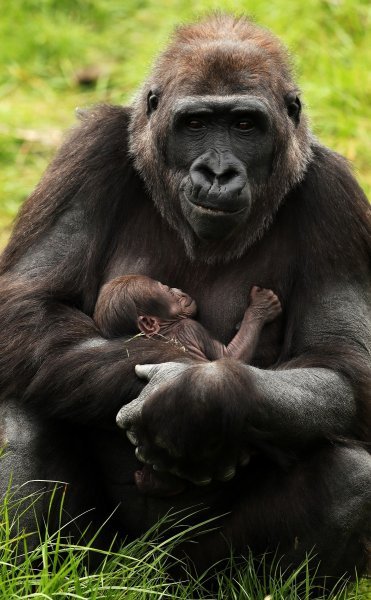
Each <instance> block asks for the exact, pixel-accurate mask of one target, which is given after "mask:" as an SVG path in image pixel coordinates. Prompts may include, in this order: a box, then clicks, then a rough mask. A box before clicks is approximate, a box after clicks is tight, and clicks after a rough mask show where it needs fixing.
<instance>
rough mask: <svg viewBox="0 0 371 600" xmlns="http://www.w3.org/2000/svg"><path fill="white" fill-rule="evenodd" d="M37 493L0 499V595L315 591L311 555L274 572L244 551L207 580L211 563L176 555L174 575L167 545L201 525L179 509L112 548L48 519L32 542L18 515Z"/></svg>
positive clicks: (243, 598)
mask: <svg viewBox="0 0 371 600" xmlns="http://www.w3.org/2000/svg"><path fill="white" fill-rule="evenodd" d="M58 497H60V496H58ZM42 499H43V492H40V493H34V494H30V495H29V496H27V497H26V498H21V499H17V498H16V497H15V496H14V494H12V493H10V492H9V493H8V494H6V496H5V498H4V499H3V500H2V501H1V502H0V598H4V599H11V598H12V599H13V598H14V599H16V598H19V599H21V598H22V599H26V598H39V599H40V598H47V599H50V600H54V599H56V598H64V599H66V598H76V599H86V600H95V599H96V600H98V599H100V598H104V599H111V600H121V599H123V598H125V599H126V598H129V599H130V600H131V599H133V600H134V599H138V600H139V599H141V600H142V599H143V598H146V599H147V598H156V599H157V598H174V599H184V600H191V599H192V598H195V599H196V598H199V599H205V600H206V599H208V600H211V599H213V600H219V599H220V600H228V599H231V600H263V599H266V598H270V600H309V599H310V598H311V597H312V593H313V592H314V587H315V582H316V580H315V574H313V573H312V574H310V565H311V560H312V559H311V558H309V559H308V560H307V561H306V562H305V563H304V564H303V565H301V566H300V568H298V569H296V570H294V571H293V572H290V573H282V572H281V570H280V565H279V561H278V560H275V561H273V566H272V565H269V564H268V562H267V560H266V557H262V558H260V559H258V560H257V559H255V560H253V559H252V557H251V556H249V557H248V558H247V559H245V560H244V561H243V563H241V565H239V569H236V565H234V564H233V561H232V560H231V561H230V564H229V565H228V566H227V567H225V568H224V569H223V570H221V569H219V571H218V570H217V573H216V575H215V569H213V577H214V579H213V582H214V583H213V585H211V571H208V572H205V573H204V574H202V575H201V576H199V577H198V578H195V577H193V576H192V575H191V574H190V573H189V569H187V567H186V565H185V564H184V563H182V565H183V571H182V573H183V574H182V576H181V577H180V579H181V581H180V582H179V578H178V582H175V581H174V579H172V578H171V577H170V575H169V569H170V570H171V568H174V565H176V564H177V561H176V559H175V558H174V557H173V554H174V550H175V549H176V547H177V545H178V544H179V543H180V542H181V541H184V540H185V539H190V538H191V537H192V538H194V539H195V540H196V542H197V538H198V536H199V535H200V531H199V530H200V526H194V527H193V528H189V527H187V526H185V522H186V517H187V516H188V515H186V514H185V513H177V514H174V515H169V516H168V517H167V518H166V519H164V520H163V521H162V522H161V523H159V524H158V526H157V527H156V528H153V529H152V530H151V531H150V532H148V533H147V534H146V535H144V536H143V537H142V538H140V539H138V540H135V541H133V542H130V543H127V544H125V545H124V546H122V547H121V548H119V549H113V546H112V547H111V549H108V550H101V549H98V548H97V546H96V540H97V535H98V533H99V532H96V533H95V535H94V536H93V537H90V538H89V533H88V532H87V531H82V532H81V538H80V539H74V542H71V540H70V539H69V537H68V527H66V526H65V525H64V526H60V527H59V528H57V530H56V531H54V532H53V531H48V522H46V523H43V524H42V525H41V524H40V527H39V528H38V529H37V530H36V532H35V533H36V543H35V541H34V540H33V537H34V536H32V535H30V533H29V532H28V533H27V532H25V531H23V530H22V527H21V525H20V523H21V519H22V517H24V516H25V514H26V513H27V512H31V513H33V511H34V512H36V510H37V504H38V502H40V501H41V500H42ZM63 501H64V497H63V493H62V499H61V500H57V494H56V493H55V489H54V490H53V491H51V492H50V493H49V495H48V503H49V513H50V512H51V511H54V512H55V513H56V514H59V515H60V518H62V514H63ZM196 510H197V509H196ZM198 510H199V509H198ZM216 526H217V519H216V520H215V519H212V520H210V521H209V522H206V523H203V524H202V528H203V529H205V528H206V529H212V528H215V527H216ZM104 527H105V525H104V524H102V528H104ZM90 535H91V534H90ZM92 564H94V565H95V567H94V568H93V567H92V566H91V565H92ZM178 565H179V563H178ZM258 573H259V575H258ZM369 591H370V588H369V586H367V584H366V583H363V584H359V583H358V582H356V583H355V584H353V585H352V586H350V587H349V586H348V587H346V586H345V583H344V582H343V583H341V582H340V583H339V584H337V586H336V592H334V593H329V594H327V595H325V596H323V595H321V594H320V595H319V598H323V599H324V598H326V600H369V595H368V594H369ZM317 593H318V589H317Z"/></svg>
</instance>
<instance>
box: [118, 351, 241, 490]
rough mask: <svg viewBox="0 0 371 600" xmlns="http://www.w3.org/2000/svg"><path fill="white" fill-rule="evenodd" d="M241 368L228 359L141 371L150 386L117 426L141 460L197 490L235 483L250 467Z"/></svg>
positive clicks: (123, 413) (139, 367)
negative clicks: (238, 472)
mask: <svg viewBox="0 0 371 600" xmlns="http://www.w3.org/2000/svg"><path fill="white" fill-rule="evenodd" d="M241 367H242V365H241V364H239V363H238V362H237V361H233V360H228V359H227V360H224V359H223V360H221V361H215V362H213V363H207V364H205V363H202V364H201V363H198V364H196V365H194V364H192V365H190V364H184V363H173V362H170V363H163V364H158V365H137V366H136V368H135V371H136V374H137V375H138V376H139V377H141V378H143V379H147V380H148V381H149V383H148V385H146V387H145V388H144V389H143V391H142V393H141V394H140V396H139V397H138V398H136V399H135V400H133V401H132V402H130V403H129V404H127V405H126V406H124V407H123V408H122V409H121V410H120V412H119V413H118V415H117V419H116V420H117V424H118V425H119V427H121V428H123V429H126V432H127V436H128V438H129V440H130V441H131V442H132V443H133V444H134V445H135V446H136V455H137V457H138V458H139V460H141V461H142V462H145V463H148V464H152V465H153V466H154V469H157V470H164V471H168V472H170V473H173V474H175V475H177V476H179V477H182V478H184V479H188V480H190V481H192V482H193V483H195V484H198V485H206V484H208V483H210V482H211V480H212V479H217V480H220V481H227V480H229V479H231V478H232V477H233V476H234V474H235V471H236V467H237V465H239V464H241V465H244V464H247V462H248V461H249V451H248V449H247V446H246V445H245V446H244V445H243V442H244V439H243V438H244V436H243V430H244V423H245V421H246V414H245V413H246V402H245V401H244V400H245V398H246V389H241V381H240V377H237V372H236V370H238V374H239V375H241ZM237 388H240V389H237Z"/></svg>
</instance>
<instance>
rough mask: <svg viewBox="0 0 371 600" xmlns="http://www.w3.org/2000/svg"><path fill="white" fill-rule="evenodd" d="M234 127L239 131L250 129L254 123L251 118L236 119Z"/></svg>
mask: <svg viewBox="0 0 371 600" xmlns="http://www.w3.org/2000/svg"><path fill="white" fill-rule="evenodd" d="M236 127H237V129H240V130H241V131H250V130H251V129H254V127H255V123H254V121H252V120H251V119H244V120H243V121H238V123H236Z"/></svg>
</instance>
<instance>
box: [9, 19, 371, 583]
mask: <svg viewBox="0 0 371 600" xmlns="http://www.w3.org/2000/svg"><path fill="white" fill-rule="evenodd" d="M298 94H299V92H298V90H297V87H296V85H295V83H294V82H293V80H292V77H291V72H290V66H289V61H288V57H287V55H286V52H285V50H284V48H283V47H282V46H281V45H280V43H279V42H278V41H277V39H276V38H275V37H273V36H272V35H271V34H270V33H269V32H267V31H265V30H264V29H261V28H259V27H257V26H256V25H255V24H253V23H251V22H250V21H248V20H246V19H242V18H241V19H234V18H232V17H229V16H220V15H219V16H214V17H212V18H210V19H208V20H205V21H201V22H200V23H198V24H195V25H190V26H185V27H181V28H180V29H178V30H177V31H176V33H175V35H174V38H173V41H172V43H171V44H170V46H169V48H168V49H167V50H166V51H165V52H164V53H163V54H162V55H161V56H160V58H159V60H158V62H157V63H156V65H155V67H154V70H153V72H152V74H151V76H150V77H149V79H148V81H146V82H145V83H144V85H143V87H142V89H141V91H140V92H139V94H138V96H137V97H136V99H135V101H134V103H133V105H132V106H130V107H126V108H125V107H110V106H102V107H97V108H96V109H93V110H92V111H90V112H89V113H88V114H87V115H85V116H84V117H83V119H82V123H81V124H80V125H79V127H78V128H76V129H75V130H74V131H73V132H72V134H71V135H70V137H69V138H68V139H67V140H66V142H65V144H64V145H63V147H62V148H61V150H60V151H59V153H58V155H57V156H56V158H55V159H54V161H53V162H52V164H51V165H50V166H49V168H48V170H47V172H46V174H45V176H44V178H43V179H42V181H41V183H40V184H39V186H38V187H37V188H36V190H35V191H34V193H33V194H32V195H31V197H30V198H29V199H28V200H27V202H26V203H25V204H24V206H23V208H22V210H21V212H20V214H19V217H18V220H17V222H16V225H15V228H14V231H13V234H12V237H11V239H10V242H9V244H8V246H7V248H6V249H5V251H4V253H3V255H2V258H1V264H0V269H1V270H0V273H1V280H0V296H1V299H0V322H1V332H0V380H1V385H2V398H3V400H2V403H1V411H2V424H0V435H1V439H2V444H3V445H4V446H5V447H6V448H7V452H6V454H5V458H3V461H2V471H1V473H2V474H1V479H0V492H1V490H6V488H7V485H8V481H9V477H10V474H12V478H13V479H12V481H13V484H14V487H15V489H17V485H22V484H24V482H30V481H32V480H46V479H51V480H59V481H66V482H68V484H69V485H68V489H69V493H68V494H67V500H66V502H67V505H66V513H68V516H67V517H66V519H68V520H69V519H70V515H80V514H82V513H83V512H84V511H86V509H89V508H91V507H94V508H95V512H93V513H92V512H90V513H89V512H88V513H85V514H87V517H86V518H87V519H88V520H91V521H92V523H93V525H94V526H96V525H97V524H98V523H101V522H102V520H103V519H104V518H105V517H106V516H107V515H108V514H110V513H111V512H112V511H113V509H114V508H115V507H118V508H117V510H116V512H115V515H114V517H113V518H112V519H111V524H112V528H113V531H114V532H115V531H119V532H120V534H121V535H122V536H125V535H129V536H135V535H138V534H140V533H142V532H143V531H146V529H147V528H148V527H149V526H150V525H152V524H153V523H155V522H156V521H157V519H158V517H160V516H162V515H164V514H166V513H167V512H168V511H169V509H170V508H171V507H174V508H175V509H182V508H189V507H194V506H195V505H199V504H203V505H204V506H205V507H208V509H207V510H208V511H209V512H207V511H206V509H205V512H202V513H201V516H199V519H200V520H204V519H205V518H206V516H213V515H214V516H216V515H224V516H223V518H221V519H220V521H219V522H220V529H218V530H215V531H213V532H210V531H209V532H208V533H205V535H203V536H200V537H198V544H191V545H190V546H189V547H187V548H186V549H185V551H186V552H187V554H188V555H189V556H190V557H191V559H193V561H194V563H195V565H196V568H198V569H203V568H206V567H208V566H209V565H210V564H211V563H212V562H213V561H217V560H220V559H223V558H225V557H228V556H229V552H230V546H232V547H233V549H234V552H235V553H236V554H244V553H246V549H247V547H250V548H251V549H252V551H253V552H254V553H255V554H257V553H260V552H264V551H266V550H269V551H271V552H274V551H275V550H276V548H277V547H278V546H279V551H280V552H281V553H282V554H283V555H284V556H285V558H284V562H283V565H284V566H288V565H291V566H296V565H298V564H299V563H300V561H301V560H302V559H303V558H304V557H305V554H306V552H309V551H311V550H312V548H313V547H315V550H316V552H317V553H318V556H319V559H320V561H321V564H320V570H319V571H318V573H319V574H321V575H322V576H335V577H339V576H341V575H343V574H344V573H347V574H348V575H349V576H352V575H353V574H354V569H355V568H357V569H358V571H359V572H362V571H365V570H366V563H367V553H366V548H367V544H368V543H369V541H370V535H369V516H370V502H371V498H370V495H371V466H370V456H369V454H368V452H367V451H366V450H365V449H364V448H365V447H368V446H367V444H365V442H366V443H367V442H370V413H371V411H370V400H371V376H370V348H371V333H370V331H371V327H370V296H371V290H370V285H371V284H370V281H371V278H370V248H371V243H370V240H371V229H370V210H369V205H368V203H367V200H366V198H365V197H364V194H363V193H362V191H361V190H360V188H359V186H358V184H357V183H356V181H355V179H354V177H353V175H352V173H351V171H350V169H349V168H348V165H347V163H346V161H345V160H344V159H343V158H341V157H340V156H338V155H337V154H335V153H333V152H331V151H330V150H328V149H326V148H324V147H323V146H322V145H321V144H320V143H319V142H318V141H317V140H316V139H315V138H314V137H313V136H312V135H311V134H310V132H309V130H308V125H307V122H306V119H305V117H304V116H303V115H302V114H301V111H300V108H301V105H300V100H299V98H298ZM192 106H195V107H198V108H197V110H196V113H195V114H191V116H190V117H188V120H187V119H186V120H185V122H184V119H183V117H184V115H183V116H182V114H183V113H182V111H183V112H184V114H186V113H187V110H188V112H189V111H190V109H191V108H192ZM241 107H242V108H243V110H242V113H243V114H242V116H239V117H238V120H237V122H236V121H233V119H234V117H233V115H234V114H235V113H234V112H233V111H235V109H236V110H237V111H238V110H240V109H241ZM205 108H206V113H205ZM177 111H178V112H177ZM200 111H201V116H200ZM202 111H203V112H202ZM191 112H192V111H191ZM240 112H241V110H240ZM246 112H247V113H248V115H247V116H246V114H245V113H246ZM187 114H188V113H187ZM205 114H206V117H203V116H202V115H205ZM238 114H240V113H238ZM177 115H178V116H177ZM210 115H212V116H210ZM178 117H179V119H180V121H177V120H176V119H178ZM232 117H233V119H232ZM182 119H183V120H182ZM203 119H205V120H206V121H205V122H206V126H205V125H204V124H203ZM231 119H232V121H233V122H232V121H231ZM254 119H255V120H254ZM184 123H185V124H184ZM215 123H216V124H215ZM225 123H228V133H227V134H226V133H225V132H226V127H227V125H225ZM221 129H222V130H223V134H222V135H221V133H220V131H221ZM246 130H248V131H247V133H246ZM245 133H246V135H245ZM208 135H210V136H214V137H213V138H212V139H213V140H215V143H214V141H212V142H210V144H211V148H210V147H206V146H205V148H206V149H205V148H203V144H204V145H205V144H206V142H205V140H206V139H209V138H206V137H205V136H208ZM210 139H211V138H210ZM177 140H190V141H189V142H187V143H185V142H184V143H183V141H182V143H179V142H177ZM192 140H193V141H192ZM194 140H195V141H194ZM231 140H232V141H231ZM233 140H234V141H233ZM254 140H257V141H254ZM207 144H209V142H207ZM210 144H209V145H210ZM218 161H219V162H218ZM223 161H224V163H223ZM223 164H224V166H223V168H222V167H220V165H223ZM218 165H219V166H218ZM219 167H220V169H219ZM218 169H219V170H218ZM223 169H224V170H223ZM190 173H191V174H192V177H191V176H190ZM214 175H215V177H216V179H215V181H216V180H217V184H218V185H217V184H216V183H215V182H214V183H215V185H214V183H210V185H209V186H208V185H206V184H205V181H207V180H208V178H209V179H210V178H211V177H214ZM220 177H225V178H226V179H227V183H226V184H225V185H224V184H223V185H222V184H221V179H220ZM197 178H198V179H197ZM218 178H219V179H218ZM199 180H201V181H202V182H203V184H202V185H203V187H202V185H201V186H199V187H197V185H198V183H197V181H199ZM241 182H242V183H241ZM237 183H238V185H237ZM235 189H237V192H236V191H235ZM231 190H232V191H231ZM205 198H206V199H205ZM227 201H228V202H231V206H237V208H238V210H237V209H236V210H235V211H232V210H229V209H228V206H227V207H226V205H227V204H228V202H227ZM153 202H154V204H155V206H154V204H153ZM202 203H204V204H202ZM218 203H221V204H218ZM210 206H211V208H212V209H213V210H214V209H215V207H216V209H217V210H214V212H213V210H211V209H210ZM220 206H222V208H223V210H221V211H220V210H219V207H220ZM187 211H188V212H187ZM192 211H193V212H192ZM194 215H196V216H194ZM200 215H201V216H200ZM239 215H241V217H240V218H239ZM200 223H201V225H200ZM229 223H233V226H231V227H230V228H229V226H228V224H229ZM214 224H216V225H215V226H214ZM200 231H201V233H203V232H204V231H205V232H206V233H205V235H200V234H199V233H197V232H200ZM128 273H138V274H144V275H148V276H150V277H152V278H154V279H157V280H159V281H162V282H163V283H166V284H168V285H171V286H176V287H179V288H181V289H184V290H185V291H186V292H187V293H189V294H190V295H191V296H192V297H194V298H195V299H196V301H197V305H198V309H199V312H198V319H199V321H200V322H201V323H202V324H203V325H204V326H205V327H206V328H207V329H208V330H209V331H210V332H211V334H212V335H213V336H215V337H217V338H219V339H220V340H221V341H222V342H223V343H228V342H229V341H230V339H231V338H232V337H233V335H234V333H235V325H236V323H238V321H239V320H241V318H242V316H243V313H244V310H245V308H246V302H247V297H248V293H249V289H250V288H251V286H252V285H259V286H261V287H265V288H269V289H273V290H274V291H275V292H276V293H277V295H278V296H279V299H280V301H281V304H282V307H283V313H282V315H281V316H280V317H279V319H277V320H275V321H274V322H272V323H270V324H269V325H268V326H266V327H265V329H264V331H263V332H262V335H261V339H260V342H259V346H258V348H257V352H256V355H255V356H254V362H253V365H252V366H247V365H243V364H242V363H241V362H239V361H236V360H233V359H222V360H220V361H216V362H213V363H209V364H199V363H197V362H194V361H192V360H190V359H189V358H188V357H187V356H186V355H185V354H184V352H182V351H181V350H180V349H179V348H177V347H176V346H174V345H172V344H169V343H163V342H160V341H157V340H156V341H155V340H150V339H145V338H140V337H137V338H135V339H132V340H130V341H127V340H125V339H113V340H104V339H103V338H102V336H101V334H100V332H99V331H98V329H97V328H96V327H95V325H94V322H93V320H92V318H91V315H92V314H93V310H94V305H95V302H96V298H97V294H98V291H99V289H100V287H101V286H102V284H103V283H105V282H106V281H109V280H111V279H112V278H114V277H116V276H118V275H124V274H128ZM174 362H175V363H176V364H175V366H174V364H172V365H170V366H169V365H168V364H167V365H161V367H159V368H158V367H156V369H157V370H156V369H155V370H154V371H153V372H155V373H156V374H155V376H154V379H153V381H151V382H150V383H149V384H148V385H147V386H146V387H144V385H143V382H142V381H141V380H140V379H139V378H138V377H137V376H136V375H135V372H134V366H135V365H136V364H146V363H148V364H151V363H152V364H155V365H157V364H159V363H174ZM174 374H176V375H174ZM153 385H155V389H153V387H152V386H153ZM157 386H158V387H157ZM143 389H144V390H145V392H144V393H145V394H146V393H148V397H147V399H145V401H144V404H141V403H137V404H136V405H135V406H137V407H139V408H137V409H135V410H134V411H132V412H131V413H130V414H131V415H132V416H131V417H130V418H131V419H132V422H130V423H129V425H128V424H127V423H128V417H127V413H125V411H126V407H125V408H124V409H123V410H124V413H123V414H124V417H123V418H122V422H121V424H123V425H124V426H127V427H129V428H130V429H132V430H133V433H134V434H135V436H137V439H138V440H139V442H138V443H139V444H140V451H141V452H142V454H143V455H144V456H145V457H147V460H148V462H150V463H151V464H155V463H157V462H159V463H162V464H163V465H164V466H165V469H166V470H171V472H172V473H175V474H178V475H180V476H182V477H183V478H184V479H185V480H187V489H186V490H185V491H184V492H183V493H182V494H179V495H178V496H176V497H175V498H173V499H169V498H150V497H146V498H143V497H140V495H139V494H138V491H137V489H136V487H135V485H134V478H133V474H134V472H135V471H136V470H137V469H138V461H137V460H136V458H135V456H134V452H133V447H132V446H131V445H130V444H129V442H128V441H127V439H126V437H125V436H123V433H122V431H121V430H119V429H118V428H117V427H116V423H115V417H116V414H117V412H118V411H119V409H120V408H121V407H122V406H123V405H127V404H129V403H130V401H131V400H133V399H135V398H136V397H137V396H138V394H139V393H140V392H141V390H143ZM142 397H143V396H141V398H142ZM128 408H130V407H128ZM120 414H122V411H121V412H120ZM119 421H120V419H119ZM157 442H159V443H157ZM251 449H252V450H253V451H254V452H253V455H252V458H251V461H250V464H249V465H247V466H240V464H241V462H242V461H241V456H243V453H244V452H245V453H246V451H250V450H251ZM231 467H233V469H236V476H235V477H234V479H232V480H231V481H225V480H223V478H224V479H226V477H225V473H226V472H228V469H229V470H230V468H231ZM205 475H206V476H208V477H209V476H210V478H211V479H212V483H211V484H210V485H208V486H205V487H199V486H197V485H194V483H195V482H197V477H199V476H200V477H204V476H205ZM29 486H31V490H32V489H35V486H36V489H38V487H37V486H39V487H40V486H41V484H37V483H34V484H32V483H30V484H29ZM26 489H28V488H26V487H22V488H21V491H22V492H23V493H24V491H25V490H26ZM43 510H44V509H43V506H42V505H41V506H40V507H39V511H40V513H41V514H40V515H39V518H41V516H42V513H43ZM26 526H28V527H30V528H32V527H33V525H32V523H30V522H27V523H26ZM81 528H82V529H83V528H84V527H83V526H81Z"/></svg>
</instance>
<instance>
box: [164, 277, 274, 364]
mask: <svg viewBox="0 0 371 600" xmlns="http://www.w3.org/2000/svg"><path fill="white" fill-rule="evenodd" d="M281 312H282V308H281V303H280V301H279V299H278V297H277V296H276V294H275V293H274V292H272V290H267V289H264V288H260V287H258V286H253V288H252V289H251V292H250V303H249V306H248V307H247V309H246V310H245V314H244V317H243V319H242V322H241V324H240V328H239V331H238V333H237V334H236V335H235V336H234V338H233V339H232V340H231V342H230V343H229V344H228V346H224V344H222V343H221V342H219V341H218V340H215V339H214V338H212V337H211V335H210V334H209V332H208V331H207V330H206V329H205V328H204V327H203V326H202V325H201V324H200V323H198V322H197V321H193V320H192V319H185V320H183V321H178V322H177V323H176V330H174V335H175V338H176V339H177V341H178V342H180V344H182V345H183V346H184V348H185V350H186V351H187V352H188V353H189V354H190V355H191V356H192V357H193V358H196V359H200V360H218V359H219V358H225V357H229V358H238V359H240V360H242V361H244V362H245V363H250V362H251V360H252V358H253V356H254V353H255V349H256V346H257V344H258V341H259V336H260V333H261V330H262V329H263V326H264V325H265V323H270V322H271V321H273V320H274V319H275V318H276V317H277V316H278V315H279V314H280V313H281Z"/></svg>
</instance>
